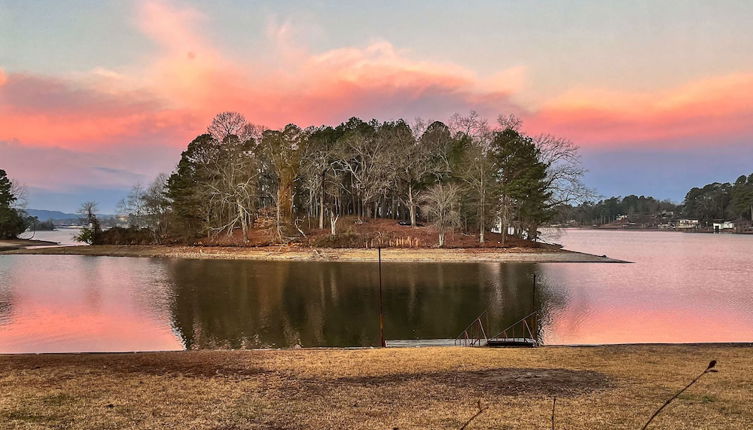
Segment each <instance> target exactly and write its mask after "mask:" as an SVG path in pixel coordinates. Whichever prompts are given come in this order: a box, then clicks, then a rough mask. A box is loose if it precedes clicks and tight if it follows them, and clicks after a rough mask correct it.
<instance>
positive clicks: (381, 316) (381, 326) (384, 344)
mask: <svg viewBox="0 0 753 430" xmlns="http://www.w3.org/2000/svg"><path fill="white" fill-rule="evenodd" d="M377 252H378V253H379V254H378V255H379V340H380V345H382V348H386V347H387V342H386V341H385V340H384V311H383V307H382V300H383V299H382V247H378V248H377Z"/></svg>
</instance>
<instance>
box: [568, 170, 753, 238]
mask: <svg viewBox="0 0 753 430" xmlns="http://www.w3.org/2000/svg"><path fill="white" fill-rule="evenodd" d="M680 219H686V220H694V221H698V226H699V227H700V228H708V227H711V226H712V225H713V224H714V223H719V222H724V221H730V222H733V223H735V225H736V226H737V228H736V229H737V230H741V229H746V228H748V229H749V228H750V227H751V225H753V173H751V174H750V175H748V176H745V175H741V176H740V177H738V178H737V180H736V181H735V182H733V183H720V182H714V183H711V184H707V185H704V186H703V187H694V188H692V189H691V190H690V191H688V192H687V194H686V195H685V199H684V200H683V201H682V203H680V204H675V203H673V202H671V201H668V200H657V199H655V198H653V197H646V196H635V195H629V196H626V197H611V198H608V199H603V200H599V201H597V202H584V203H581V204H579V205H570V204H566V205H561V206H560V207H558V209H557V215H556V216H555V217H554V221H553V222H554V223H556V224H560V225H577V226H602V225H608V224H614V223H619V222H621V221H622V222H623V224H624V223H628V222H630V223H634V224H638V225H639V226H641V227H649V228H650V227H659V226H662V225H670V224H674V223H676V222H678V221H679V220H680Z"/></svg>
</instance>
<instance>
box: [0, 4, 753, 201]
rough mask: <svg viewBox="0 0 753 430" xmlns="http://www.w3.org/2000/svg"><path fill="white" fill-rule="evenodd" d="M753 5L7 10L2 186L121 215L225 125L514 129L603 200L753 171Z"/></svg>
mask: <svg viewBox="0 0 753 430" xmlns="http://www.w3.org/2000/svg"><path fill="white" fill-rule="evenodd" d="M751 28H753V2H750V1H749V0H720V1H715V2H708V1H694V0H633V1H612V2H598V1H579V0H568V1H564V0H552V1H547V2H534V1H530V2H521V1H519V0H489V1H477V0H469V1H464V2H457V1H442V0H433V1H429V0H426V1H418V0H409V1H385V2H366V1H364V2H360V1H348V2H344V1H343V2H335V1H321V0H319V1H316V0H314V1H301V2H294V1H283V0H277V1H231V0H219V1H214V2H211V3H210V2H199V1H189V0H131V1H128V0H122V1H93V0H89V1H84V0H68V1H65V2H60V1H47V0H35V1H26V0H0V169H5V170H6V171H7V172H8V174H9V176H10V177H11V178H12V179H13V180H15V181H16V182H18V183H20V184H23V185H24V186H25V187H26V189H27V206H28V207H29V208H35V209H52V210H63V211H74V210H75V209H76V208H77V207H78V206H79V204H80V203H81V202H82V201H86V200H95V201H97V202H98V203H99V205H100V210H101V211H103V212H113V211H114V210H115V207H116V203H117V201H118V200H120V199H121V198H122V197H123V196H124V195H125V194H126V193H127V191H128V189H129V188H130V187H131V186H132V185H133V184H135V183H142V184H146V183H148V182H150V181H151V180H152V179H153V178H154V177H155V176H156V175H157V174H159V173H160V172H168V173H169V172H170V171H171V170H172V169H173V168H174V167H175V165H176V164H177V161H178V159H179V157H180V152H181V151H182V150H183V149H184V148H185V147H186V145H187V144H188V142H189V141H190V140H191V139H192V138H193V137H195V136H197V135H199V134H201V133H203V132H204V131H205V130H206V127H207V125H208V124H209V122H210V121H211V118H212V117H213V116H214V115H215V114H216V113H218V112H221V111H238V112H241V113H243V114H244V115H245V116H246V118H247V119H248V120H249V121H251V122H253V123H255V124H262V125H265V126H268V127H281V126H283V125H285V124H287V123H291V122H293V123H296V124H298V125H301V126H308V125H321V124H333V125H334V124H338V123H340V122H342V121H345V120H347V119H348V118H349V117H351V116H359V117H362V118H366V119H370V118H377V119H380V120H390V119H397V118H405V119H406V120H409V121H411V120H413V119H414V118H417V117H421V118H424V119H431V120H447V119H448V118H449V117H450V116H451V115H452V114H453V113H455V112H459V113H467V112H469V111H471V110H475V111H478V112H479V113H481V114H482V115H484V116H486V117H488V118H489V119H490V120H492V121H493V120H494V118H496V116H497V115H499V114H504V115H507V114H515V115H517V116H519V117H520V118H521V119H522V120H523V130H524V131H525V132H527V133H530V134H533V135H536V134H540V133H547V134H552V135H555V136H559V137H563V138H567V139H569V140H571V141H572V142H574V143H575V144H576V145H578V146H579V147H580V152H581V154H582V159H583V164H584V166H585V168H586V169H587V170H588V173H587V174H586V176H585V182H586V184H587V185H589V186H590V187H592V188H594V189H595V190H596V191H597V192H598V193H599V194H601V195H603V196H612V195H628V194H639V195H640V194H644V195H653V196H655V197H657V198H662V199H671V200H674V201H676V202H680V201H681V200H682V198H683V196H684V195H685V193H686V192H687V190H688V189H689V188H691V187H693V186H702V185H704V184H706V183H709V182H714V181H724V182H727V181H734V179H736V178H737V177H738V176H740V175H742V174H746V175H747V174H750V173H753V31H750V29H751Z"/></svg>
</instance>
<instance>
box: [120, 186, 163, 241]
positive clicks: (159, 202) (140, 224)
mask: <svg viewBox="0 0 753 430" xmlns="http://www.w3.org/2000/svg"><path fill="white" fill-rule="evenodd" d="M167 180H168V178H167V176H166V175H165V174H159V175H158V176H157V177H156V178H155V179H154V181H153V182H152V183H151V184H150V185H149V186H148V187H147V188H144V187H143V186H141V184H136V185H134V186H133V188H131V191H130V192H129V193H128V195H127V196H126V197H125V198H124V199H123V200H121V201H120V203H119V204H118V213H120V214H121V215H124V216H126V217H127V219H128V225H129V226H130V227H131V228H138V229H148V230H149V231H151V232H152V234H153V236H154V242H155V243H160V242H161V241H162V239H163V238H164V237H165V236H166V235H167V232H168V231H167V229H168V217H169V215H170V201H169V199H168V198H167V195H166V192H167Z"/></svg>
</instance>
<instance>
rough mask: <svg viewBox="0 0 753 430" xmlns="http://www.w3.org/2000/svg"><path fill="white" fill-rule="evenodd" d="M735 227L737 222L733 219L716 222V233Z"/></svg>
mask: <svg viewBox="0 0 753 430" xmlns="http://www.w3.org/2000/svg"><path fill="white" fill-rule="evenodd" d="M734 229H735V223H734V222H732V221H723V222H715V223H714V233H718V232H720V231H724V230H734Z"/></svg>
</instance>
